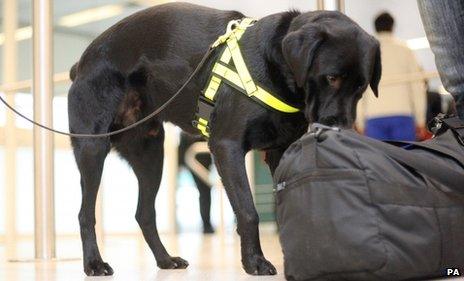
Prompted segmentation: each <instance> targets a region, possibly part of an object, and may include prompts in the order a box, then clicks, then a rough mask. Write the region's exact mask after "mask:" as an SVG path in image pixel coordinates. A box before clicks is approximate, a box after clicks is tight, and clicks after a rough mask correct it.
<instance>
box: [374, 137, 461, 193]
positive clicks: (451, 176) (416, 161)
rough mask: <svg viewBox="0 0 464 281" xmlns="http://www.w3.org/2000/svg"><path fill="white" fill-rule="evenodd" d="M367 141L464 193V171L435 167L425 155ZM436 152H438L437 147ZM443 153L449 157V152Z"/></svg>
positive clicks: (394, 157)
mask: <svg viewBox="0 0 464 281" xmlns="http://www.w3.org/2000/svg"><path fill="white" fill-rule="evenodd" d="M366 141H367V142H369V143H370V144H371V145H373V146H376V147H379V149H381V150H382V152H384V153H386V154H387V155H388V156H390V157H391V158H393V159H394V160H395V161H398V162H400V163H402V164H404V165H407V166H409V167H411V168H413V169H414V170H416V171H417V172H420V173H422V174H424V175H427V176H429V177H431V178H433V179H435V180H437V181H439V182H440V183H442V184H444V185H446V186H448V187H461V188H463V190H462V192H464V185H463V183H464V170H463V172H458V171H456V170H454V169H450V168H449V167H445V166H443V165H435V166H434V165H433V163H431V162H430V159H429V158H427V157H424V155H420V154H417V153H414V152H412V151H408V150H405V149H402V148H399V147H397V146H394V145H392V144H388V143H382V142H378V141H375V140H371V139H368V138H366ZM414 145H417V143H414ZM434 150H437V151H438V149H437V147H435V148H434ZM443 153H444V154H445V155H449V154H448V153H447V152H443Z"/></svg>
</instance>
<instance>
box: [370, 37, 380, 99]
mask: <svg viewBox="0 0 464 281" xmlns="http://www.w3.org/2000/svg"><path fill="white" fill-rule="evenodd" d="M381 77H382V59H381V55H380V45H378V44H377V46H376V49H375V55H374V66H373V69H372V75H371V80H370V83H369V84H370V87H371V89H372V92H374V95H375V96H376V97H379V83H380V78H381Z"/></svg>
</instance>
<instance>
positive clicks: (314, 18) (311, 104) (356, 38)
mask: <svg viewBox="0 0 464 281" xmlns="http://www.w3.org/2000/svg"><path fill="white" fill-rule="evenodd" d="M282 52H283V56H284V58H285V61H286V63H287V64H288V67H289V68H290V71H291V73H292V77H293V79H294V81H295V84H296V87H298V88H300V89H302V90H304V93H305V103H306V109H305V115H306V117H307V119H308V121H310V122H320V123H323V124H326V125H331V126H332V125H336V126H341V127H351V126H352V125H353V123H354V120H355V118H356V105H357V103H358V101H359V99H360V98H361V96H362V94H363V93H364V91H365V90H366V89H367V87H368V86H369V85H370V87H371V88H372V90H373V92H374V94H375V95H377V94H378V91H377V87H378V84H379V82H380V76H381V71H382V67H381V62H380V48H379V42H378V41H377V40H376V39H375V38H373V37H372V36H370V35H369V34H367V33H366V32H365V31H364V30H363V29H362V28H361V27H359V26H358V25H357V24H356V23H355V22H353V21H352V20H351V19H349V18H348V17H347V16H345V15H343V14H341V13H339V12H329V11H324V12H310V13H305V14H301V15H299V16H298V17H296V18H295V19H294V20H293V21H292V23H291V25H290V28H289V31H288V33H287V34H286V36H285V37H284V39H283V41H282Z"/></svg>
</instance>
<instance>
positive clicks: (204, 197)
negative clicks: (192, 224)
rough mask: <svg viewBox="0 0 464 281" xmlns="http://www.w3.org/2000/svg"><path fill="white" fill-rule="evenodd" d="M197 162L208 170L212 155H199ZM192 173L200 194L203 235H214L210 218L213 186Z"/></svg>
mask: <svg viewBox="0 0 464 281" xmlns="http://www.w3.org/2000/svg"><path fill="white" fill-rule="evenodd" d="M197 160H198V162H200V164H201V165H203V166H204V167H205V168H207V169H209V168H210V166H211V163H212V160H211V155H210V154H209V153H203V154H199V155H198V156H197ZM189 170H190V168H189ZM190 173H192V176H193V180H194V181H195V184H196V186H197V188H198V192H199V193H200V197H199V198H200V214H201V220H202V221H203V233H214V228H213V226H212V225H211V216H210V210H211V186H209V184H208V183H206V182H204V181H203V180H202V179H201V178H200V177H199V176H197V175H196V174H195V172H194V171H192V170H190Z"/></svg>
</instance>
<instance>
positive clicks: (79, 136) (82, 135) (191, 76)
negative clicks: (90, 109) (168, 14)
mask: <svg viewBox="0 0 464 281" xmlns="http://www.w3.org/2000/svg"><path fill="white" fill-rule="evenodd" d="M213 50H214V48H213V47H212V46H210V47H209V49H208V51H207V52H206V54H205V55H204V56H203V58H202V59H201V61H200V62H199V63H198V65H197V67H196V68H195V70H194V71H193V72H192V74H190V76H189V78H188V79H187V81H185V82H184V84H183V85H182V86H181V87H180V88H179V90H177V92H176V93H175V94H174V95H173V96H172V97H171V98H170V99H168V100H167V101H166V102H165V103H164V104H163V105H161V106H160V107H158V108H157V109H156V110H154V111H153V112H152V113H150V114H149V115H147V116H145V117H144V118H143V119H140V120H139V121H137V122H135V123H134V124H132V125H129V126H127V127H124V128H122V129H119V130H116V131H112V132H109V133H105V134H72V133H67V132H63V131H58V130H55V129H53V128H49V127H47V126H44V125H42V124H40V123H37V122H35V121H34V120H32V119H30V118H28V117H27V116H25V115H23V114H22V113H20V112H19V111H17V110H16V109H15V108H14V107H12V106H11V105H9V104H8V103H7V102H6V101H5V100H4V99H3V98H2V97H1V96H0V100H1V101H2V103H3V104H4V105H5V106H6V107H7V108H9V109H10V110H11V111H13V112H14V113H16V114H17V115H19V116H20V117H22V118H24V119H25V120H27V121H29V122H31V123H32V124H34V125H35V126H38V127H40V128H42V129H45V130H48V131H50V132H53V133H56V134H60V135H65V136H70V137H73V138H106V137H110V136H114V135H117V134H120V133H123V132H126V131H129V130H130V129H133V128H135V127H137V126H139V125H140V124H143V123H145V122H147V121H148V120H150V119H151V118H153V117H154V116H156V115H158V114H159V113H160V112H161V111H163V110H164V109H165V108H166V107H167V106H168V105H169V104H171V103H172V102H173V101H174V99H176V98H177V97H178V96H179V95H180V94H181V93H182V91H183V90H184V88H185V87H186V86H187V85H188V84H189V83H190V81H192V79H193V77H194V76H195V75H196V74H197V73H198V71H200V69H201V68H202V66H203V65H204V64H205V62H206V60H207V59H208V57H209V55H211V53H212V52H213Z"/></svg>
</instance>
